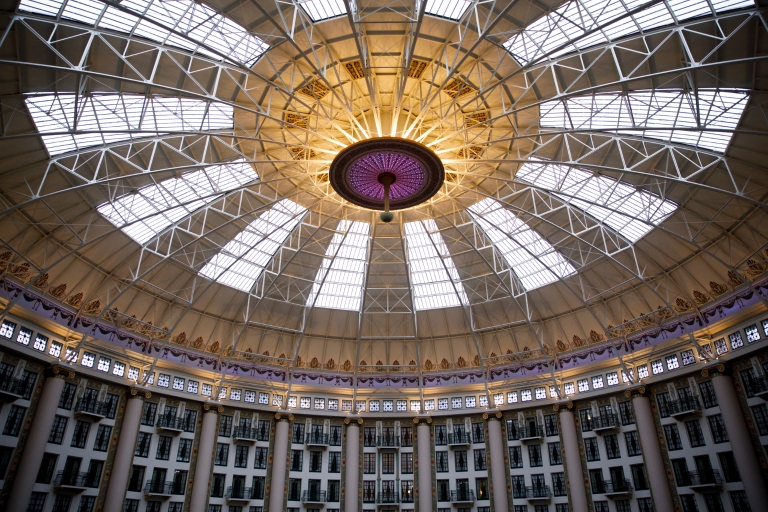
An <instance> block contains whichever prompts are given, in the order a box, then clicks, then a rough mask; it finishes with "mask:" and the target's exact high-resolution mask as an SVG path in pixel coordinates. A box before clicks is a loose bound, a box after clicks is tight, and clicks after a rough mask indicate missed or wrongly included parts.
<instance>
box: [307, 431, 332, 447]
mask: <svg viewBox="0 0 768 512" xmlns="http://www.w3.org/2000/svg"><path fill="white" fill-rule="evenodd" d="M306 444H307V445H313V446H328V434H323V433H321V432H310V433H309V434H307V443H306Z"/></svg>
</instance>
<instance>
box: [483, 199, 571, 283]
mask: <svg viewBox="0 0 768 512" xmlns="http://www.w3.org/2000/svg"><path fill="white" fill-rule="evenodd" d="M468 211H469V213H470V215H472V218H473V219H474V220H475V222H476V223H477V225H478V226H480V228H481V229H482V230H483V232H485V234H486V236H488V238H489V239H490V240H491V242H492V243H493V245H494V247H496V250H498V251H499V252H500V253H501V254H502V255H503V256H504V259H505V260H506V261H507V264H508V265H509V266H510V268H511V269H512V270H513V271H514V273H515V275H517V277H518V279H520V282H521V283H522V284H523V288H525V289H526V290H528V291H530V290H534V289H536V288H539V287H541V286H544V285H547V284H550V283H553V282H555V281H557V280H558V279H562V278H565V277H568V276H570V275H572V274H575V273H576V269H575V268H573V265H571V264H570V263H569V262H568V260H566V259H565V257H563V255H562V254H560V253H559V252H558V251H557V250H556V249H555V248H554V246H553V245H552V244H550V243H549V242H548V241H547V240H546V239H545V238H544V237H542V236H541V235H540V234H539V233H537V232H536V231H534V230H533V229H531V228H530V227H529V226H528V224H526V223H525V222H523V221H522V220H520V219H519V218H517V217H516V216H515V215H514V214H513V213H512V212H510V211H509V210H507V209H505V208H504V207H503V206H502V205H501V203H499V202H498V201H496V200H495V199H492V198H490V197H488V198H485V199H483V200H482V201H480V202H478V203H475V204H474V205H472V206H470V207H469V208H468Z"/></svg>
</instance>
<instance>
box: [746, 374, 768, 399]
mask: <svg viewBox="0 0 768 512" xmlns="http://www.w3.org/2000/svg"><path fill="white" fill-rule="evenodd" d="M744 387H745V388H746V391H747V395H748V396H756V397H758V398H763V399H765V398H766V397H768V376H763V377H749V378H747V379H745V380H744Z"/></svg>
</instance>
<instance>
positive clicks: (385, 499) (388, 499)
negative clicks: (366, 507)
mask: <svg viewBox="0 0 768 512" xmlns="http://www.w3.org/2000/svg"><path fill="white" fill-rule="evenodd" d="M376 503H382V504H388V503H400V495H399V494H398V493H396V492H380V493H378V494H377V495H376Z"/></svg>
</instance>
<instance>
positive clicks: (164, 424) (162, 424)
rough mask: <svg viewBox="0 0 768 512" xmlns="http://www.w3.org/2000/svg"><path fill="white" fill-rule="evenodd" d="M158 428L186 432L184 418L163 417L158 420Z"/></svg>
mask: <svg viewBox="0 0 768 512" xmlns="http://www.w3.org/2000/svg"><path fill="white" fill-rule="evenodd" d="M156 426H157V428H159V429H163V430H173V431H178V432H181V431H182V430H184V426H185V422H184V419H183V418H177V417H176V416H170V415H163V416H158V418H157V425H156Z"/></svg>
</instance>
